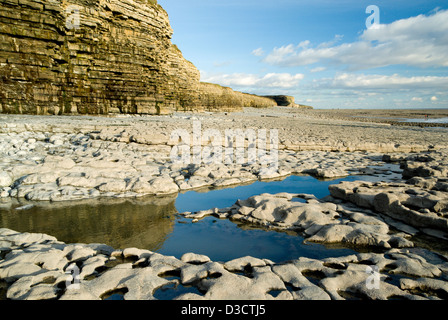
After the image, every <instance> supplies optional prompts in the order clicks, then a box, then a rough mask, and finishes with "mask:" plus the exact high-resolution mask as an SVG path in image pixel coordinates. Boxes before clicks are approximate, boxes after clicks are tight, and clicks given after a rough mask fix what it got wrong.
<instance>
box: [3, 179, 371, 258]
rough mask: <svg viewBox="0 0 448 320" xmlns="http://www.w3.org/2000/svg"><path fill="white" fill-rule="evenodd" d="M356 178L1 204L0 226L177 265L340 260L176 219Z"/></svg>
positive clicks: (299, 244) (286, 238)
mask: <svg viewBox="0 0 448 320" xmlns="http://www.w3.org/2000/svg"><path fill="white" fill-rule="evenodd" d="M356 179H359V177H354V176H352V177H346V178H343V179H338V180H333V181H321V180H317V179H315V178H313V177H310V176H290V177H288V178H286V179H284V180H283V181H271V182H261V181H257V182H254V183H252V184H250V185H246V186H238V187H235V188H227V189H221V190H212V191H208V192H198V191H189V192H185V193H182V194H179V195H177V196H173V197H166V198H154V197H149V198H148V197H145V198H139V199H124V198H123V199H97V200H88V201H76V202H73V203H69V202H67V203H46V202H42V203H34V204H35V206H34V207H33V208H31V209H28V210H23V211H18V210H15V209H14V208H15V207H17V206H19V204H17V205H15V206H13V207H11V206H7V205H3V206H2V205H1V204H0V227H4V228H10V229H13V230H17V231H19V232H37V233H47V234H50V235H53V236H55V237H56V238H58V240H60V241H63V242H66V243H106V244H108V245H110V246H112V247H114V248H129V247H137V248H140V249H148V250H151V251H157V252H160V253H162V254H166V255H174V256H176V257H178V258H180V256H181V255H182V254H183V253H185V252H195V253H200V254H206V255H208V256H209V257H210V258H211V259H212V260H214V261H228V260H231V259H233V258H237V257H241V256H245V255H252V256H255V257H259V258H268V259H271V260H273V261H284V260H289V259H293V258H297V257H299V256H306V257H310V258H322V257H325V256H338V255H346V254H350V253H352V252H353V251H352V250H349V249H341V248H339V249H331V250H328V249H326V248H325V247H324V246H322V245H317V244H306V245H305V244H303V239H302V238H301V237H300V236H299V235H298V234H296V233H294V232H290V233H285V232H275V231H267V230H261V229H255V228H250V227H248V226H239V225H237V224H235V223H233V222H231V221H228V220H220V219H217V218H214V217H208V218H205V219H203V220H201V221H199V222H197V223H192V222H191V220H189V219H185V218H183V217H181V216H180V215H177V212H184V211H198V210H203V209H209V208H214V207H218V208H222V207H228V206H231V205H232V204H234V203H235V201H236V200H237V199H246V198H248V197H250V196H253V195H256V194H261V193H265V192H269V193H278V192H291V193H309V194H314V195H315V196H316V197H318V198H321V197H324V196H326V195H328V194H329V191H328V186H329V185H331V184H336V183H339V181H342V180H345V181H347V180H350V181H352V180H356ZM363 179H365V177H364V178H363ZM375 179H377V178H375ZM21 205H23V203H22V204H21Z"/></svg>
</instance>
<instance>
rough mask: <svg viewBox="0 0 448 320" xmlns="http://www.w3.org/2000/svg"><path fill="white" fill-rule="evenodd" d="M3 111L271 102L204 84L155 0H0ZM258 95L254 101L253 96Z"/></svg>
mask: <svg viewBox="0 0 448 320" xmlns="http://www.w3.org/2000/svg"><path fill="white" fill-rule="evenodd" d="M0 6H1V11H0V113H29V114H109V113H142V114H167V113H171V112H173V111H176V110H181V111H186V110H234V109H240V108H241V107H242V106H244V105H247V104H251V105H253V106H263V107H264V106H273V105H276V104H275V102H274V101H273V100H271V99H268V98H261V97H253V98H252V97H250V98H249V97H248V96H246V95H244V94H242V93H238V92H234V91H233V90H231V89H229V88H223V87H219V86H212V85H209V84H202V83H200V74H199V71H198V70H197V69H196V67H195V66H194V65H193V64H192V63H191V62H189V61H187V60H186V59H184V57H183V55H182V53H181V51H180V50H179V49H178V48H177V47H176V46H175V45H173V44H172V43H171V36H172V33H173V30H172V28H171V26H170V23H169V19H168V15H167V13H166V11H165V10H164V9H163V8H162V7H161V6H160V5H158V4H157V1H156V0H0ZM251 101H252V102H251Z"/></svg>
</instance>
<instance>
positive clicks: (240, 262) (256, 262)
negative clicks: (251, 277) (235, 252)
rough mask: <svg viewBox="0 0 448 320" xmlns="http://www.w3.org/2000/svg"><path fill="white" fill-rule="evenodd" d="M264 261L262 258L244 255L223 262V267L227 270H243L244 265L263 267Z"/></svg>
mask: <svg viewBox="0 0 448 320" xmlns="http://www.w3.org/2000/svg"><path fill="white" fill-rule="evenodd" d="M264 266H266V262H265V261H264V260H262V259H258V258H254V257H251V256H245V257H241V258H237V259H234V260H231V261H227V262H226V263H224V268H225V269H226V270H229V271H244V268H246V267H251V268H253V267H264Z"/></svg>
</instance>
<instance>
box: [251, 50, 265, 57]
mask: <svg viewBox="0 0 448 320" xmlns="http://www.w3.org/2000/svg"><path fill="white" fill-rule="evenodd" d="M252 55H254V56H256V57H261V56H262V55H264V50H263V48H258V49H255V50H254V51H252Z"/></svg>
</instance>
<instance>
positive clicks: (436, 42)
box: [263, 10, 448, 70]
mask: <svg viewBox="0 0 448 320" xmlns="http://www.w3.org/2000/svg"><path fill="white" fill-rule="evenodd" d="M339 39H340V36H338V38H337V39H335V40H336V41H333V42H330V43H322V44H319V45H317V46H315V47H312V45H311V43H310V41H308V40H307V41H302V42H301V43H299V44H298V45H294V44H288V45H285V46H282V47H279V48H274V49H273V50H272V51H271V52H270V53H269V54H268V55H267V56H266V57H265V58H264V59H263V61H264V62H266V63H268V64H271V65H276V66H283V67H297V66H305V65H310V64H314V63H318V62H327V63H330V64H334V65H344V66H347V68H348V69H349V70H362V69H370V68H378V67H385V66H389V65H408V66H416V67H447V66H448V55H447V52H448V10H444V11H438V12H435V13H433V14H432V15H430V16H425V15H419V16H416V17H411V18H407V19H402V20H397V21H395V22H393V23H391V24H381V25H379V27H378V28H371V29H366V30H364V32H363V33H362V34H361V36H360V37H359V38H358V40H357V41H355V42H351V43H343V44H339V45H335V42H337V40H339Z"/></svg>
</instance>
